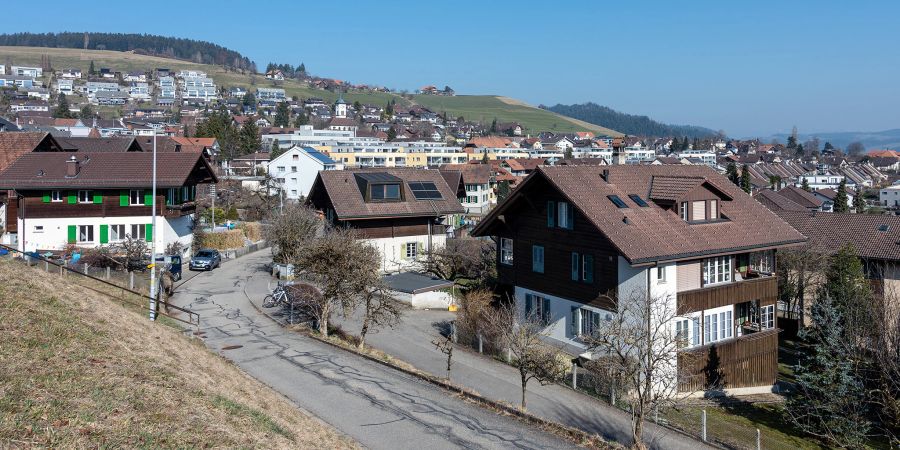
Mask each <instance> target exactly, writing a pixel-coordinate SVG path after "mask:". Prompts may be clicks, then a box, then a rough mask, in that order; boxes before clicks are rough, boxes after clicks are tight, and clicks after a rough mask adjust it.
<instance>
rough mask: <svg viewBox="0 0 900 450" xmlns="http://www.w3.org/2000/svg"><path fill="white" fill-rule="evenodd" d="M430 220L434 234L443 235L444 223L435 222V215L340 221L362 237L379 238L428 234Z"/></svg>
mask: <svg viewBox="0 0 900 450" xmlns="http://www.w3.org/2000/svg"><path fill="white" fill-rule="evenodd" d="M429 222H430V223H431V234H432V235H441V234H444V232H445V231H446V227H445V226H444V225H437V224H435V223H434V218H433V217H397V218H391V219H371V220H349V221H344V222H339V223H340V224H341V225H346V226H349V227H350V228H353V229H354V230H357V231H358V232H359V235H360V237H362V238H366V239H379V238H394V237H403V236H424V235H427V234H428V224H429Z"/></svg>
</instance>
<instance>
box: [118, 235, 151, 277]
mask: <svg viewBox="0 0 900 450" xmlns="http://www.w3.org/2000/svg"><path fill="white" fill-rule="evenodd" d="M118 248H119V249H120V251H121V253H122V254H123V255H124V256H125V269H126V270H127V271H129V272H131V271H134V270H135V269H144V268H145V267H146V265H145V263H144V258H146V257H147V256H148V255H149V254H150V248H149V247H148V246H147V241H146V240H144V239H137V238H134V237H131V236H127V237H126V238H125V240H123V241H122V242H120V243H119V244H118Z"/></svg>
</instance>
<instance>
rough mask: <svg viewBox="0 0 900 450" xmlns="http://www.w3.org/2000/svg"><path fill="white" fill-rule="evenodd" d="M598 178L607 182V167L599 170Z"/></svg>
mask: <svg viewBox="0 0 900 450" xmlns="http://www.w3.org/2000/svg"><path fill="white" fill-rule="evenodd" d="M600 178H603V181H605V182H607V183H609V169H603V172H600Z"/></svg>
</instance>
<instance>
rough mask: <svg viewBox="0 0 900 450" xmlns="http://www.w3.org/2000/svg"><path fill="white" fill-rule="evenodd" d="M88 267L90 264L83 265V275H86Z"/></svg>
mask: <svg viewBox="0 0 900 450" xmlns="http://www.w3.org/2000/svg"><path fill="white" fill-rule="evenodd" d="M90 266H91V265H90V264H88V263H84V274H85V275H87V274H88V268H89V267H90Z"/></svg>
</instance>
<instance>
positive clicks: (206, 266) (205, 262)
mask: <svg viewBox="0 0 900 450" xmlns="http://www.w3.org/2000/svg"><path fill="white" fill-rule="evenodd" d="M220 265H222V256H221V255H220V254H219V251H218V250H214V249H211V248H202V249H200V251H198V252H197V253H196V254H194V256H193V257H192V258H191V262H190V264H189V265H188V266H189V268H190V269H191V270H213V269H215V268H216V267H219V266H220Z"/></svg>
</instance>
